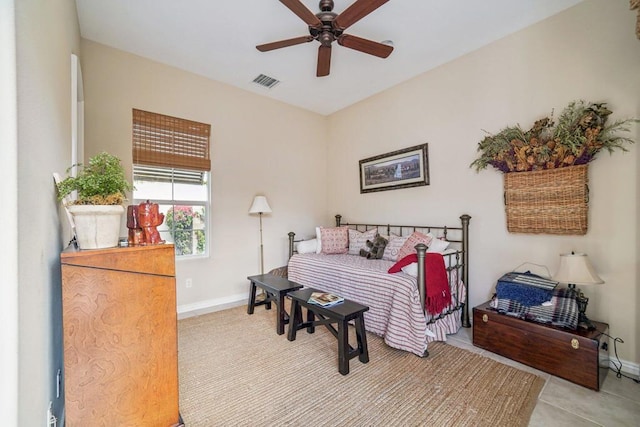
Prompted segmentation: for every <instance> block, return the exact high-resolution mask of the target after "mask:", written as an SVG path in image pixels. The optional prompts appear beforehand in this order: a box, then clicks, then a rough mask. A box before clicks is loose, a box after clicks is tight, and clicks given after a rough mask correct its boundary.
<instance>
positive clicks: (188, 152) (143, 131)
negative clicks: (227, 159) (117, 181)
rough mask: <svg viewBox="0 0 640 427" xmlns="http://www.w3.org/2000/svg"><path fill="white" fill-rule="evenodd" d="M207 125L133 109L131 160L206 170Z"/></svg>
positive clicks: (208, 133)
mask: <svg viewBox="0 0 640 427" xmlns="http://www.w3.org/2000/svg"><path fill="white" fill-rule="evenodd" d="M210 135H211V125H208V124H205V123H198V122H194V121H191V120H185V119H179V118H177V117H171V116H165V115H163V114H157V113H150V112H148V111H142V110H136V109H135V108H134V109H133V163H134V165H147V166H155V167H168V168H176V169H188V170H196V171H207V172H208V171H210V170H211V159H210V158H209V137H210Z"/></svg>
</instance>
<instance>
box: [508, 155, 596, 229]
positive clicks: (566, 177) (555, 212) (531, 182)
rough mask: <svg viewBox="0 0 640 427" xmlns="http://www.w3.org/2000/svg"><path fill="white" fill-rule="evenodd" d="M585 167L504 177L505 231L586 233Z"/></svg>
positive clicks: (569, 167) (515, 173) (586, 188)
mask: <svg viewBox="0 0 640 427" xmlns="http://www.w3.org/2000/svg"><path fill="white" fill-rule="evenodd" d="M587 171H588V169H587V165H580V166H568V167H564V168H557V169H547V170H541V171H535V172H508V173H505V174H504V195H505V205H506V212H507V230H509V232H511V233H531V234H565V235H567V234H571V235H583V234H586V233H587V214H588V210H589V209H588V208H589V206H588V204H589V197H588V196H589V188H588V186H587V184H588V177H587Z"/></svg>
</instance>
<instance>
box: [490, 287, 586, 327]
mask: <svg viewBox="0 0 640 427" xmlns="http://www.w3.org/2000/svg"><path fill="white" fill-rule="evenodd" d="M491 307H493V308H495V309H496V310H497V311H498V312H500V313H503V314H506V315H509V316H514V317H518V318H520V319H524V320H530V321H532V322H538V323H547V324H552V325H553V326H560V327H563V328H568V329H576V328H577V326H578V304H577V302H576V295H575V292H574V291H573V290H571V289H567V288H556V289H554V290H553V292H552V297H551V304H549V305H534V306H530V307H527V306H525V305H523V304H520V303H519V302H518V301H515V300H511V299H504V298H502V299H501V298H498V297H497V296H496V297H494V298H493V300H491Z"/></svg>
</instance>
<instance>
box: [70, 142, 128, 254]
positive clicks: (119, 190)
mask: <svg viewBox="0 0 640 427" xmlns="http://www.w3.org/2000/svg"><path fill="white" fill-rule="evenodd" d="M74 166H76V165H74ZM77 166H79V167H80V168H79V169H80V170H79V171H78V174H77V175H76V176H67V177H66V178H65V179H64V180H62V181H61V182H60V183H59V184H58V199H59V200H61V201H62V200H65V199H67V198H70V199H72V200H69V201H67V202H66V203H65V206H66V208H67V209H68V210H69V212H70V213H71V215H72V216H73V220H74V223H75V232H76V239H77V241H78V246H79V247H80V249H100V248H111V247H115V246H117V245H118V236H119V233H120V220H121V217H122V214H123V213H124V206H123V203H124V200H125V198H126V192H127V191H131V190H132V189H133V186H132V185H131V184H130V183H129V181H128V180H127V178H126V176H125V173H124V168H123V167H122V164H121V163H120V159H119V158H117V157H116V156H113V155H111V154H108V153H105V152H102V153H100V154H97V155H96V156H94V157H91V158H90V159H89V164H88V165H86V166H83V165H77ZM72 167H73V166H72ZM70 170H71V168H69V169H68V170H67V173H69V172H70ZM74 196H75V198H73V197H74Z"/></svg>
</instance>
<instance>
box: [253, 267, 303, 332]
mask: <svg viewBox="0 0 640 427" xmlns="http://www.w3.org/2000/svg"><path fill="white" fill-rule="evenodd" d="M247 279H249V280H250V281H251V284H250V285H249V303H248V306H247V313H248V314H253V309H254V308H255V307H256V306H258V305H265V309H267V310H271V303H272V302H274V303H275V304H276V308H277V310H278V317H277V320H276V332H277V333H278V335H282V334H284V325H286V324H287V323H289V316H288V315H287V312H286V311H285V309H284V297H285V296H286V295H287V293H288V292H291V291H295V290H296V289H300V288H302V285H300V284H298V283H295V282H291V281H289V280H288V279H285V278H284V277H278V276H274V275H273V274H260V275H257V276H249V277H247ZM256 287H259V288H260V289H263V290H264V292H265V293H266V296H265V299H264V300H262V301H258V302H256Z"/></svg>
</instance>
